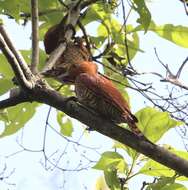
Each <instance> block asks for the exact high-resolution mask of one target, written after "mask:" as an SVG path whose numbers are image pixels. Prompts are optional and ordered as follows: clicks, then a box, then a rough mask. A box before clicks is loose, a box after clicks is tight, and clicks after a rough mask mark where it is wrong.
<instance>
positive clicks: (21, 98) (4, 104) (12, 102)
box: [0, 92, 30, 109]
mask: <svg viewBox="0 0 188 190" xmlns="http://www.w3.org/2000/svg"><path fill="white" fill-rule="evenodd" d="M28 101H30V100H29V98H28V96H26V94H25V93H23V92H20V93H19V94H17V95H15V96H13V97H10V98H8V99H5V100H2V101H0V109H4V108H8V107H11V106H16V105H17V104H20V103H23V102H28Z"/></svg>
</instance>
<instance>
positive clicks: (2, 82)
mask: <svg viewBox="0 0 188 190" xmlns="http://www.w3.org/2000/svg"><path fill="white" fill-rule="evenodd" d="M13 86H14V85H13V83H12V81H11V80H9V79H6V78H2V79H0V95H2V94H5V93H6V92H8V91H9V90H10V89H11V88H12V87H13Z"/></svg>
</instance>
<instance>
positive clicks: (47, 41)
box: [44, 24, 60, 54]
mask: <svg viewBox="0 0 188 190" xmlns="http://www.w3.org/2000/svg"><path fill="white" fill-rule="evenodd" d="M59 35H60V29H59V24H57V25H54V26H52V27H51V28H49V29H48V31H47V32H46V34H45V35H44V48H45V51H46V53H47V54H50V53H51V52H52V51H53V50H55V49H56V48H57V46H58V44H59Z"/></svg>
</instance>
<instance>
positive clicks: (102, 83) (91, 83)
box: [76, 73, 137, 122]
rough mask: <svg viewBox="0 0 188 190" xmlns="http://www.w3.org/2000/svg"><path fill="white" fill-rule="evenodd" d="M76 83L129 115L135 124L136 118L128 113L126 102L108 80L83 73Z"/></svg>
mask: <svg viewBox="0 0 188 190" xmlns="http://www.w3.org/2000/svg"><path fill="white" fill-rule="evenodd" d="M76 82H78V83H81V84H82V85H84V87H86V88H88V89H89V90H91V91H92V92H93V93H95V94H96V96H99V97H104V99H105V100H106V101H108V102H109V103H111V104H113V105H114V106H115V107H116V108H117V109H119V110H120V112H122V113H127V114H130V116H131V117H132V119H133V121H134V122H137V119H136V117H135V116H134V115H132V113H131V111H130V108H129V105H128V103H127V101H126V100H125V99H124V98H123V96H122V95H121V93H120V92H119V91H118V90H117V88H116V87H115V85H114V84H113V83H112V82H111V81H110V80H108V79H106V78H104V77H102V76H100V75H98V74H97V75H95V76H91V75H88V74H86V73H84V74H81V75H80V76H79V77H77V79H76Z"/></svg>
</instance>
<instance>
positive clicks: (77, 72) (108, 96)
mask: <svg viewBox="0 0 188 190" xmlns="http://www.w3.org/2000/svg"><path fill="white" fill-rule="evenodd" d="M62 79H63V80H65V81H67V80H70V81H71V82H74V84H75V93H76V96H77V98H78V101H79V102H80V103H81V104H83V105H85V106H87V107H90V108H91V109H93V110H95V111H96V112H97V113H99V114H100V115H101V116H103V117H104V118H106V119H108V120H109V119H110V120H111V121H113V122H115V123H117V124H119V123H127V124H128V125H129V127H130V129H131V130H132V132H133V133H135V134H136V135H138V136H140V137H144V136H143V134H142V132H141V131H140V130H139V129H138V127H137V126H136V123H137V122H138V120H137V118H136V117H135V116H134V115H133V114H132V113H131V111H130V108H129V105H128V103H127V101H126V100H125V99H124V98H123V96H122V94H121V93H120V92H119V91H118V90H117V88H116V87H115V85H114V84H113V83H112V82H111V81H110V80H109V79H107V78H105V77H103V76H101V75H100V74H98V72H97V65H96V64H95V63H93V62H88V61H83V62H80V63H77V64H73V65H67V72H66V73H64V76H63V77H62ZM144 139H145V137H144Z"/></svg>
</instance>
